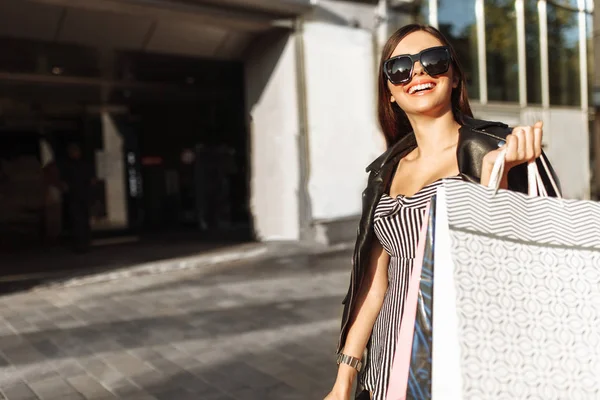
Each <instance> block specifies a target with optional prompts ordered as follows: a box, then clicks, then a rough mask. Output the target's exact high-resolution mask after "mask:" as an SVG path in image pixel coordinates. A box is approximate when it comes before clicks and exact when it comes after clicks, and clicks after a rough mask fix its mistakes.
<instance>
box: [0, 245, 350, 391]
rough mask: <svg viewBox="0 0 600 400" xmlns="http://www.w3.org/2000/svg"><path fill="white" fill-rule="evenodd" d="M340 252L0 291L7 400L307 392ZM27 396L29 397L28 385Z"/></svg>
mask: <svg viewBox="0 0 600 400" xmlns="http://www.w3.org/2000/svg"><path fill="white" fill-rule="evenodd" d="M348 258H349V255H348V254H344V255H340V256H338V257H337V258H336V257H328V258H327V259H325V260H322V259H320V258H318V257H317V258H315V257H305V258H302V257H301V258H289V259H288V260H286V262H270V263H254V264H252V263H251V264H247V265H244V266H240V267H236V268H227V266H225V265H224V269H223V270H222V271H221V270H219V269H215V271H214V272H213V273H211V274H209V275H206V274H205V275H202V276H198V275H196V274H195V272H194V271H181V272H171V273H168V274H164V275H160V274H157V275H148V276H139V277H138V276H129V277H128V278H127V279H123V280H121V281H119V280H116V281H112V282H107V283H97V284H88V285H83V286H73V287H68V288H47V289H44V290H41V291H37V292H23V293H19V294H15V295H10V296H5V297H2V298H0V304H5V305H6V307H4V308H2V309H3V314H2V315H1V316H0V338H1V339H2V340H0V387H2V394H3V395H4V396H5V397H7V398H8V399H10V400H13V398H14V399H16V400H30V399H31V400H33V399H38V398H39V399H41V400H55V399H56V400H65V399H66V400H68V399H83V398H85V399H86V400H109V399H119V400H121V399H123V400H125V399H126V400H162V399H168V400H185V399H188V398H189V399H194V400H242V399H248V400H253V399H260V400H270V399H273V400H275V399H276V400H296V399H303V400H310V399H318V398H320V397H321V396H323V395H324V394H326V393H327V392H328V390H329V389H330V385H331V384H332V383H333V380H334V378H335V373H336V367H335V359H334V355H333V353H334V350H335V345H336V342H337V335H338V331H337V327H338V326H339V318H340V308H341V306H340V301H341V299H342V298H343V296H344V295H345V292H346V290H347V284H348V277H349V274H348V273H349V270H348V268H349V267H348V264H347V259H348ZM36 393H37V394H36Z"/></svg>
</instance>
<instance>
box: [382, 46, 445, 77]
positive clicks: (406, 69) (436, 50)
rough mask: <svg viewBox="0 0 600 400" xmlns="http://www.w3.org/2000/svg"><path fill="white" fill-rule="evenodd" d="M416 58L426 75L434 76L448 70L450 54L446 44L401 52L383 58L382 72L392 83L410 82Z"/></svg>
mask: <svg viewBox="0 0 600 400" xmlns="http://www.w3.org/2000/svg"><path fill="white" fill-rule="evenodd" d="M417 60H418V61H419V62H420V63H421V65H422V66H423V69H424V70H425V72H427V74H428V75H430V76H435V75H440V74H443V73H445V72H447V71H448V68H450V61H451V60H452V56H451V55H450V49H449V48H448V46H438V47H430V48H428V49H425V50H423V51H421V52H420V53H418V54H402V55H399V56H396V57H392V58H390V59H388V60H385V62H384V63H383V73H384V74H385V76H386V77H387V78H388V80H389V81H390V82H391V83H392V84H394V85H400V84H402V83H407V82H410V80H411V79H412V74H413V69H414V66H415V61H417Z"/></svg>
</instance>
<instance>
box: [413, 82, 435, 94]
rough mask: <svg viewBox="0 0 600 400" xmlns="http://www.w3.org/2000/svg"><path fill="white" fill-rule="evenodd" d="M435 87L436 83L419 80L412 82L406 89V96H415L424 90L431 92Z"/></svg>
mask: <svg viewBox="0 0 600 400" xmlns="http://www.w3.org/2000/svg"><path fill="white" fill-rule="evenodd" d="M435 86H436V83H435V82H434V81H432V80H420V81H416V82H413V83H412V84H410V85H409V86H408V87H407V88H406V92H407V93H408V94H416V93H419V92H422V91H425V90H431V89H433V88H434V87H435Z"/></svg>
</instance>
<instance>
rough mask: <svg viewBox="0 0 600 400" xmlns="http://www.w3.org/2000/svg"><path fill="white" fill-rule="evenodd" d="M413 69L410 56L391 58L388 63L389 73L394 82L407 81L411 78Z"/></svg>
mask: <svg viewBox="0 0 600 400" xmlns="http://www.w3.org/2000/svg"><path fill="white" fill-rule="evenodd" d="M411 69H412V61H411V60H410V58H409V57H400V58H396V59H394V60H390V61H388V63H387V73H388V77H389V79H390V81H391V82H392V83H393V84H396V85H397V84H399V83H402V82H406V81H407V80H408V79H410V70H411Z"/></svg>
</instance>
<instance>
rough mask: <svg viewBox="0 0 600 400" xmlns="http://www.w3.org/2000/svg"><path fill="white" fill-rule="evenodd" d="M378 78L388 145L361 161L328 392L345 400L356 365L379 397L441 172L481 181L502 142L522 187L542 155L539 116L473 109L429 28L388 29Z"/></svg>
mask: <svg viewBox="0 0 600 400" xmlns="http://www.w3.org/2000/svg"><path fill="white" fill-rule="evenodd" d="M378 85H379V100H378V103H379V104H378V112H379V122H380V124H381V127H382V129H383V133H384V135H385V137H386V140H387V144H388V150H387V151H386V152H385V153H384V154H383V155H381V156H380V157H379V158H378V159H376V160H375V161H374V162H373V163H372V164H371V165H370V166H369V167H368V168H367V171H370V176H369V183H368V186H367V189H366V190H365V191H364V193H363V214H362V217H361V222H360V225H359V229H358V238H357V242H356V247H355V252H354V259H353V271H352V276H351V282H350V288H349V291H348V295H347V296H346V299H345V300H344V304H345V308H344V313H343V318H342V331H341V335H340V342H339V347H338V354H339V356H338V364H339V369H338V375H337V379H336V381H335V384H334V387H333V389H332V391H331V392H330V393H329V394H328V395H327V397H326V400H348V399H350V397H351V393H350V392H351V387H352V385H353V382H354V379H355V377H356V376H357V372H358V371H359V370H360V378H359V382H358V383H359V385H358V387H359V390H358V391H357V392H358V393H359V396H360V398H361V399H362V398H371V399H375V400H383V399H385V395H386V389H387V385H388V380H389V373H390V369H391V364H392V359H393V355H394V351H395V348H396V339H397V333H398V329H399V326H400V320H401V313H402V306H403V302H404V298H405V296H406V291H407V282H408V277H409V271H410V270H411V269H412V262H413V258H414V253H415V250H416V245H417V243H416V242H417V237H418V233H419V232H418V231H419V227H420V225H421V222H422V218H423V213H424V209H425V206H426V204H427V203H428V202H429V200H430V198H431V196H432V195H433V194H435V190H436V187H437V186H439V185H440V184H441V179H443V178H447V179H462V180H468V181H471V182H476V183H481V184H483V185H486V184H487V183H488V182H489V179H490V174H491V171H492V167H493V165H494V162H495V160H496V158H497V156H498V154H499V153H500V151H501V150H502V149H504V148H506V149H507V154H506V168H505V174H504V176H503V178H502V181H501V187H502V188H505V189H510V190H515V191H520V192H526V191H527V172H526V170H527V169H526V162H527V161H530V160H534V159H536V158H538V157H540V156H541V155H542V124H541V122H538V123H536V124H535V125H534V126H522V127H517V128H515V129H512V130H511V129H510V128H508V127H507V125H505V124H502V123H497V122H488V121H480V120H474V119H473V118H472V112H471V109H470V106H469V101H468V98H467V91H466V81H465V76H464V73H463V71H462V69H461V67H460V64H459V62H458V59H457V57H456V52H455V51H454V49H453V48H452V46H451V45H450V44H449V43H448V41H447V40H446V39H445V38H444V36H443V35H442V34H441V33H440V32H439V31H438V30H437V29H435V28H432V27H429V26H422V25H408V26H405V27H403V28H401V29H399V30H398V31H397V32H396V33H394V34H393V35H392V36H391V37H390V39H389V40H388V42H387V44H386V45H385V47H384V49H383V54H382V57H381V66H380V70H379V83H378ZM541 170H543V169H541ZM543 180H544V182H545V183H546V186H547V187H548V191H549V193H551V194H554V191H553V190H552V189H551V187H550V185H549V182H548V179H547V177H546V176H543ZM365 349H367V357H366V358H365V359H363V353H364V350H365Z"/></svg>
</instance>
